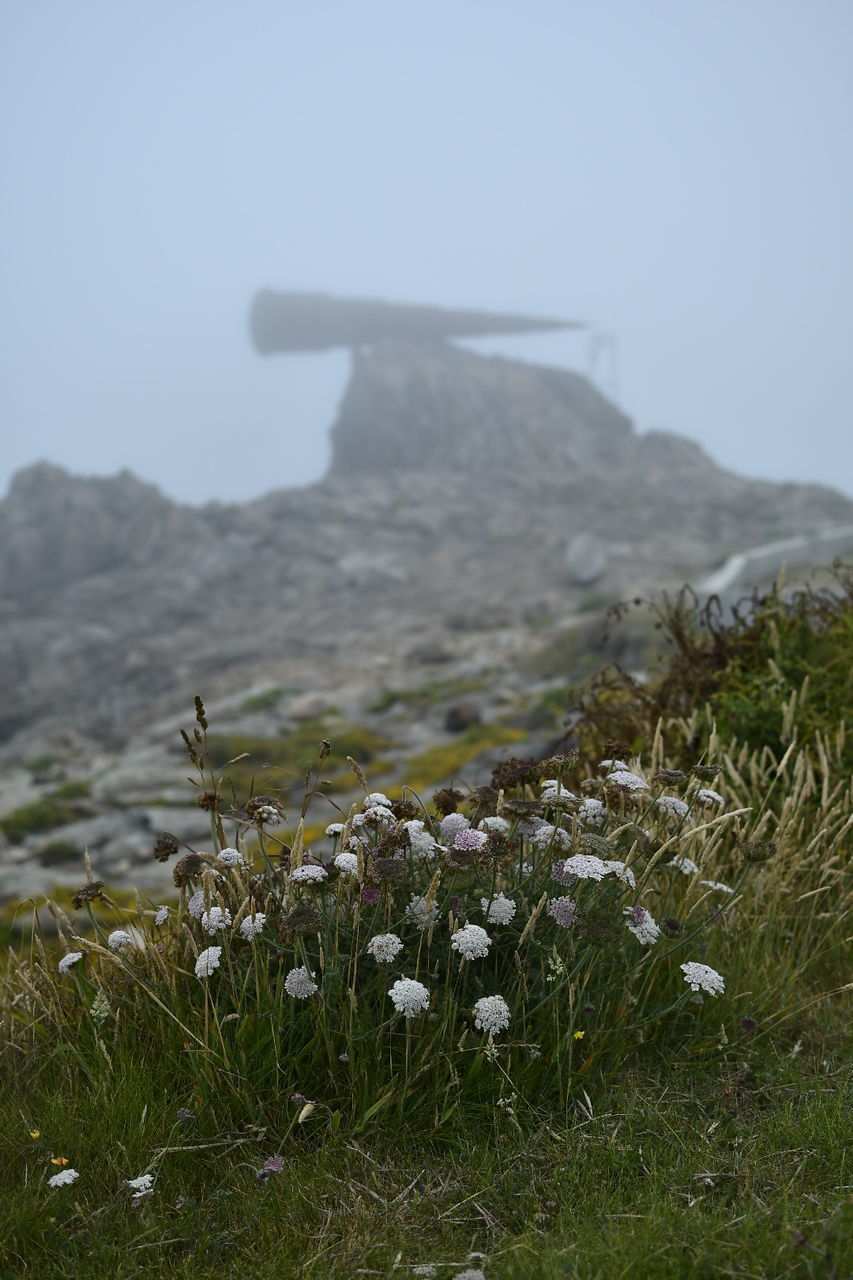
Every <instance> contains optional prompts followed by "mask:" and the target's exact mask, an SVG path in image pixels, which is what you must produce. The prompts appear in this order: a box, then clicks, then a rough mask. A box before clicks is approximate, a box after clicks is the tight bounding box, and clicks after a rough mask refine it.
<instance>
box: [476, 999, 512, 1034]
mask: <svg viewBox="0 0 853 1280" xmlns="http://www.w3.org/2000/svg"><path fill="white" fill-rule="evenodd" d="M509 1019H510V1013H509V1005H508V1004H507V1002H506V1000H504V998H503V996H483V997H482V998H481V999H480V1000H478V1001H477V1002H476V1004H475V1005H474V1026H475V1027H476V1028H477V1030H478V1031H488V1033H489V1035H490V1036H496V1035H498V1033H499V1032H501V1031H506V1029H507V1027H508V1026H509Z"/></svg>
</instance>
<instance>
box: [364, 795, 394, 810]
mask: <svg viewBox="0 0 853 1280" xmlns="http://www.w3.org/2000/svg"><path fill="white" fill-rule="evenodd" d="M377 805H381V806H382V808H383V809H390V808H391V801H390V800H389V799H388V797H387V796H386V795H383V794H382V792H381V791H371V793H370V795H369V796H365V797H364V807H365V809H373V808H375V807H376V806H377Z"/></svg>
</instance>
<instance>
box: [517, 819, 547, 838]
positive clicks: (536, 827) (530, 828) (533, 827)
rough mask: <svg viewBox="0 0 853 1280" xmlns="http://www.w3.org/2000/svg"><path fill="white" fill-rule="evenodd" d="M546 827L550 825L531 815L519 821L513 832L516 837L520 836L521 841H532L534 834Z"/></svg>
mask: <svg viewBox="0 0 853 1280" xmlns="http://www.w3.org/2000/svg"><path fill="white" fill-rule="evenodd" d="M547 826H550V823H548V822H546V821H545V819H544V818H539V817H537V816H536V814H535V813H532V814H531V815H530V817H528V818H522V819H521V821H520V822H519V824H518V826H517V827H516V829H515V831H516V835H518V836H520V837H521V839H522V840H533V839H534V838H535V836H536V832H537V831H541V830H542V828H543V827H547Z"/></svg>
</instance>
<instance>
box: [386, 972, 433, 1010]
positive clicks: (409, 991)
mask: <svg viewBox="0 0 853 1280" xmlns="http://www.w3.org/2000/svg"><path fill="white" fill-rule="evenodd" d="M388 994H389V996H390V997H391V1003H392V1004H393V1005H394V1008H395V1009H396V1010H397V1012H398V1013H402V1015H403V1017H404V1018H416V1017H417V1016H418V1014H419V1013H426V1011H427V1009H428V1008H429V992H428V991H427V989H426V987H425V986H424V984H423V983H422V982H416V981H415V979H414V978H398V979H397V981H396V982H395V983H394V985H393V987H392V988H391V990H390V991H389V992H388Z"/></svg>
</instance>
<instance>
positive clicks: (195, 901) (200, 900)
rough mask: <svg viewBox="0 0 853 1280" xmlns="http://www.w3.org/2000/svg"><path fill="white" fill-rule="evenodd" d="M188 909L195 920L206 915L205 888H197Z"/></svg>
mask: <svg viewBox="0 0 853 1280" xmlns="http://www.w3.org/2000/svg"><path fill="white" fill-rule="evenodd" d="M187 911H188V912H189V913H190V915H191V916H192V918H193V919H194V920H200V919H201V918H202V916H203V915H204V889H196V891H195V893H194V894H192V896H191V897H190V899H189V901H188V903H187Z"/></svg>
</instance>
